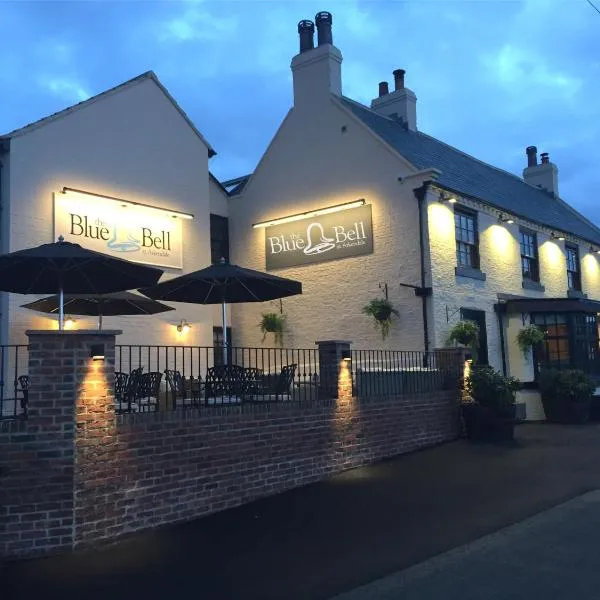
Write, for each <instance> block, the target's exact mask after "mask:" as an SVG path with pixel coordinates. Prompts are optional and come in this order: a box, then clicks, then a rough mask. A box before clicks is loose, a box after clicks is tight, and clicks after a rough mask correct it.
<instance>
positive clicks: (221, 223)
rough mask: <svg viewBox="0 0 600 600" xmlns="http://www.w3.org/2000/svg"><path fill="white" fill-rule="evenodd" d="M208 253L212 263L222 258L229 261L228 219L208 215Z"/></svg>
mask: <svg viewBox="0 0 600 600" xmlns="http://www.w3.org/2000/svg"><path fill="white" fill-rule="evenodd" d="M210 254H211V259H212V262H213V264H215V263H218V262H219V261H220V260H221V259H222V258H224V259H225V260H227V261H229V220H228V219H227V217H221V216H219V215H213V214H211V215H210Z"/></svg>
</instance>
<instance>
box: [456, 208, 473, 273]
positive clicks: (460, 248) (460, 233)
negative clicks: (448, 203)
mask: <svg viewBox="0 0 600 600" xmlns="http://www.w3.org/2000/svg"><path fill="white" fill-rule="evenodd" d="M454 229H455V232H456V262H457V263H458V265H459V266H462V267H471V268H473V269H479V239H478V235H477V214H476V213H474V212H470V211H467V210H465V209H463V208H455V209H454Z"/></svg>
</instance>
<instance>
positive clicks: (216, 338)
mask: <svg viewBox="0 0 600 600" xmlns="http://www.w3.org/2000/svg"><path fill="white" fill-rule="evenodd" d="M231 347H232V338H231V327H228V328H227V362H228V364H231V363H232V360H231V354H232V350H231ZM213 348H214V364H215V365H222V364H223V328H222V327H213Z"/></svg>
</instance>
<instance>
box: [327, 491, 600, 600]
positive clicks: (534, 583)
mask: <svg viewBox="0 0 600 600" xmlns="http://www.w3.org/2000/svg"><path fill="white" fill-rule="evenodd" d="M599 540H600V491H595V492H589V493H587V494H584V495H583V496H579V498H576V499H574V500H570V501H568V502H566V503H564V504H561V505H559V506H558V507H556V508H552V509H550V510H548V511H545V512H543V513H541V514H540V515H538V516H535V517H532V518H530V519H526V520H525V521H522V522H521V523H518V524H516V525H512V526H510V527H507V528H506V529H503V530H501V531H499V532H498V533H492V534H490V535H488V536H485V537H483V538H481V539H479V540H477V541H476V542H472V543H471V544H467V545H465V546H461V547H460V548H457V549H455V550H450V551H449V552H447V553H445V554H443V555H441V556H439V557H435V558H432V559H430V560H427V561H425V562H422V563H421V564H419V565H417V566H415V567H411V568H409V569H406V570H404V571H400V572H399V573H397V574H394V575H390V576H388V577H385V578H383V579H380V580H378V581H375V582H373V583H371V584H368V585H365V586H362V587H360V588H357V589H356V590H354V591H352V592H348V593H344V594H341V595H339V596H336V597H335V598H334V599H332V600H398V599H402V600H423V599H424V598H427V599H436V598H440V599H445V598H460V599H461V600H504V599H506V598H510V599H511V600H531V598H543V600H565V598H576V599H577V600H597V599H598V598H599V597H600V552H599V551H598V543H599Z"/></svg>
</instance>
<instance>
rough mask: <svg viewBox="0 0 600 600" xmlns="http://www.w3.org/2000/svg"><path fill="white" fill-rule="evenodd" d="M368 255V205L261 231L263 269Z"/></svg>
mask: <svg viewBox="0 0 600 600" xmlns="http://www.w3.org/2000/svg"><path fill="white" fill-rule="evenodd" d="M372 252H373V223H372V216H371V205H370V204H365V205H364V206H359V207H357V208H349V209H347V210H340V211H337V212H333V213H327V214H324V215H317V216H314V217H307V218H305V219H300V220H298V221H292V222H291V223H281V224H279V225H277V224H276V225H271V226H269V227H266V228H265V255H266V259H267V261H266V262H267V270H270V269H281V268H284V267H296V266H300V265H310V264H313V263H318V262H323V261H326V260H337V259H340V258H348V257H351V256H360V255H362V254H371V253H372Z"/></svg>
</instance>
